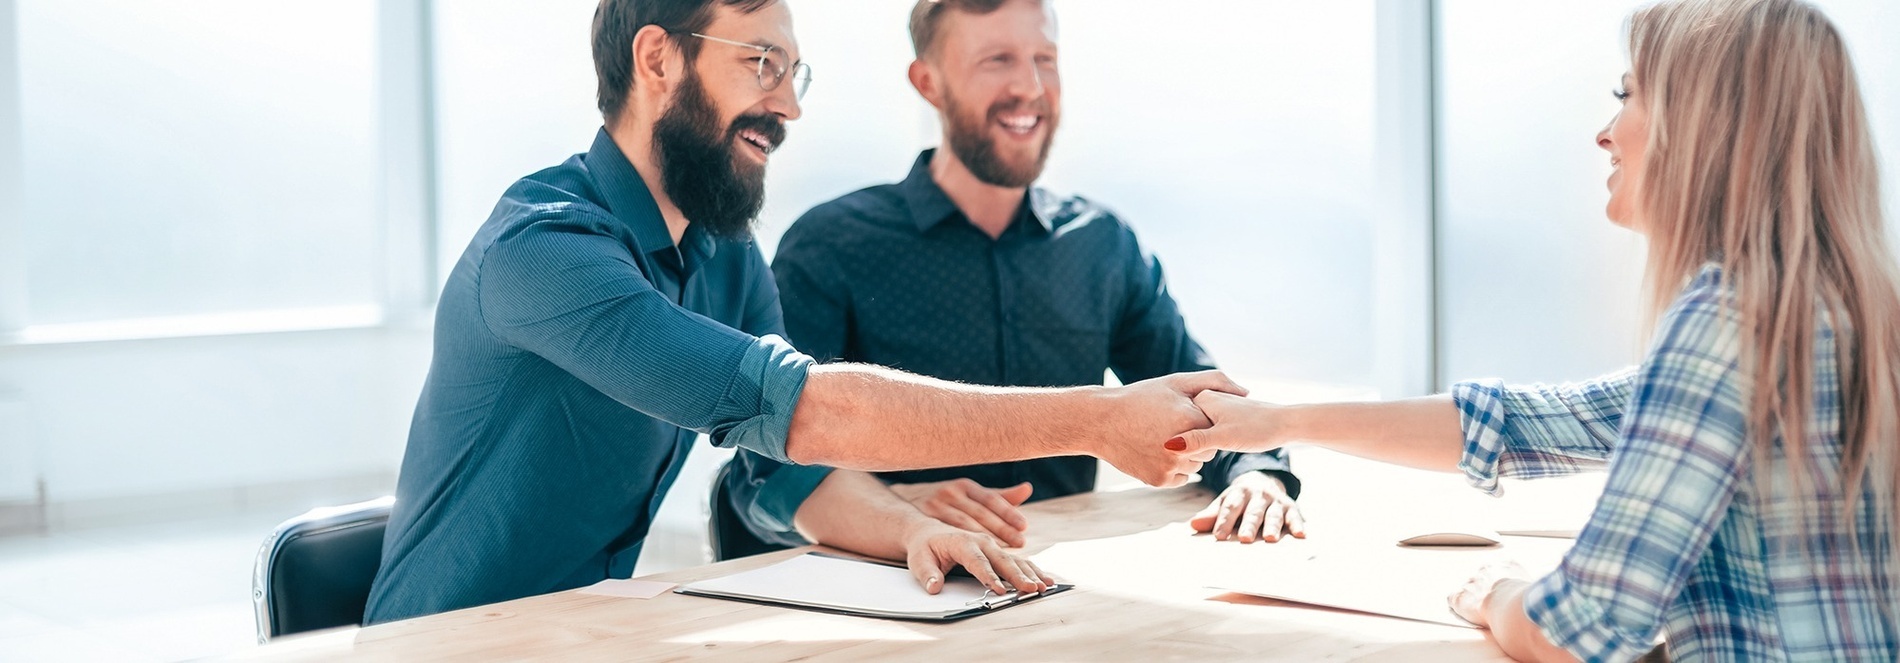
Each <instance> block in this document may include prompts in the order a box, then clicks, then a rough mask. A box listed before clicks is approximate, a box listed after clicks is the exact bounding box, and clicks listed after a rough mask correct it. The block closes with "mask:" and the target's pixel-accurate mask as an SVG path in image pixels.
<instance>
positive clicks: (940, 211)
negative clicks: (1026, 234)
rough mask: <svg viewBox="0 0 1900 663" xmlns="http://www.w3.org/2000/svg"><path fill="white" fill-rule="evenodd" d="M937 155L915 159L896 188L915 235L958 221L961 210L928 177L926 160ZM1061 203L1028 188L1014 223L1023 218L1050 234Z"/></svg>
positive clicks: (926, 154) (931, 151) (930, 151)
mask: <svg viewBox="0 0 1900 663" xmlns="http://www.w3.org/2000/svg"><path fill="white" fill-rule="evenodd" d="M936 154H937V150H936V149H934V148H933V149H928V150H924V152H923V154H920V155H917V162H916V163H914V164H912V165H911V167H910V175H908V176H906V177H905V178H904V181H903V182H902V183H900V184H898V185H897V186H898V189H899V190H900V191H901V193H902V195H903V197H904V202H905V204H907V205H909V206H910V219H911V221H912V222H914V223H916V224H917V232H925V231H928V230H930V229H931V228H934V227H936V226H937V224H940V223H943V222H944V221H947V220H949V219H950V218H952V217H961V216H962V215H963V212H962V210H959V209H957V204H956V203H955V202H954V201H952V200H950V194H947V193H944V192H943V187H941V186H938V185H937V180H936V179H934V178H932V177H931V176H930V160H931V159H932V158H933V157H935V156H936ZM1060 208H1061V201H1060V200H1058V199H1057V198H1056V197H1055V196H1052V195H1049V193H1048V192H1047V191H1043V190H1042V189H1039V188H1036V187H1030V188H1029V195H1027V196H1024V197H1023V209H1020V210H1018V211H1017V213H1016V222H1017V223H1021V222H1022V221H1023V216H1024V215H1027V216H1028V217H1029V218H1030V219H1031V220H1034V221H1035V222H1036V226H1037V227H1040V228H1042V231H1043V232H1045V233H1047V232H1054V231H1055V223H1054V218H1055V214H1056V211H1057V210H1058V209H1060Z"/></svg>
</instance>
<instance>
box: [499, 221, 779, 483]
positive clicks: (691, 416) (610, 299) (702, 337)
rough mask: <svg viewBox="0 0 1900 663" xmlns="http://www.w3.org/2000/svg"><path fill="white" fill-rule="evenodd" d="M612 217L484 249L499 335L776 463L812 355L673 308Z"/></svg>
mask: <svg viewBox="0 0 1900 663" xmlns="http://www.w3.org/2000/svg"><path fill="white" fill-rule="evenodd" d="M611 223H612V222H611V221H608V220H598V219H590V218H586V217H578V218H577V217H574V216H572V215H569V216H564V217H559V218H549V219H544V220H540V221H537V222H535V223H532V224H529V225H528V226H526V227H524V228H523V229H521V230H520V231H518V232H516V233H514V234H513V235H511V236H508V237H504V238H501V239H499V240H498V241H496V242H495V243H494V245H493V246H491V247H490V248H489V249H488V250H487V252H486V253H485V254H484V255H483V256H482V269H481V282H480V283H479V284H478V285H477V287H478V288H479V292H480V296H479V305H480V307H481V315H482V319H483V321H484V322H485V324H486V325H487V326H488V328H489V330H490V331H491V332H492V333H493V334H495V336H496V337H498V338H500V339H502V340H504V341H506V342H508V343H509V344H512V345H514V346H516V347H519V348H522V349H524V350H526V351H529V352H533V353H535V354H536V355H539V356H541V357H542V358H544V359H546V360H547V361H549V362H551V363H553V364H554V365H556V366H558V367H560V368H561V369H562V370H564V371H567V372H569V373H571V374H573V375H574V376H575V377H577V378H579V379H580V380H582V381H584V382H586V383H587V384H588V385H589V386H591V387H593V388H594V389H597V390H599V391H600V392H601V393H603V394H606V395H608V396H609V397H611V398H613V399H614V400H616V401H619V402H620V403H621V404H623V405H626V406H627V407H630V408H633V409H635V410H638V411H640V412H641V413H643V414H646V415H648V416H651V417H654V418H657V419H660V420H662V421H666V422H669V423H672V424H674V425H676V426H680V427H682V428H688V429H692V430H696V431H699V432H701V433H706V434H709V435H711V436H712V438H713V442H714V443H715V444H720V445H722V446H738V447H741V448H745V449H751V450H753V451H755V452H757V453H759V454H761V455H764V456H766V457H769V458H773V459H775V460H779V461H781V462H790V458H788V457H787V456H786V454H785V437H786V435H787V434H788V433H789V432H790V430H791V421H792V411H793V409H794V408H795V407H796V406H797V404H798V397H799V394H800V393H801V392H802V391H803V389H804V385H805V378H806V374H807V371H808V369H809V367H810V365H811V359H810V358H809V357H806V356H804V355H802V354H799V353H798V352H797V351H795V350H793V349H792V347H791V346H790V345H789V344H787V343H785V342H784V341H783V340H782V339H780V338H778V337H774V336H766V337H764V338H760V337H755V336H752V335H749V334H746V333H744V332H741V331H739V330H736V329H733V328H731V327H727V326H725V325H723V324H720V323H718V322H715V321H713V320H711V319H708V318H706V317H704V316H701V315H699V314H696V313H693V312H691V311H687V310H685V309H682V308H680V307H679V306H676V305H674V304H673V302H671V301H669V300H668V299H667V298H666V296H665V295H664V294H662V293H660V292H659V291H658V290H656V289H655V288H654V287H653V284H652V283H651V282H650V281H648V280H647V278H646V276H645V275H644V274H642V273H641V271H640V269H639V267H638V266H637V265H636V263H635V262H634V259H633V254H632V253H631V252H630V251H629V249H628V248H627V246H626V244H624V243H623V242H622V241H621V240H619V239H618V238H616V237H615V236H614V235H613V232H612V228H611V226H610V224H611Z"/></svg>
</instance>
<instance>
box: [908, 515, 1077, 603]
mask: <svg viewBox="0 0 1900 663" xmlns="http://www.w3.org/2000/svg"><path fill="white" fill-rule="evenodd" d="M904 550H905V551H906V553H907V555H908V558H907V561H908V562H909V564H910V574H911V576H912V577H915V578H916V579H917V584H918V585H922V586H923V588H924V591H926V592H929V593H931V594H936V593H938V592H941V591H943V582H944V580H943V579H944V574H945V573H946V572H948V571H949V570H950V569H953V568H956V567H957V566H962V567H963V568H964V569H965V570H967V571H969V572H970V575H973V576H976V579H977V581H978V582H981V583H983V586H985V587H988V588H990V591H992V592H996V593H997V594H1008V593H1009V592H1010V590H1012V589H1014V590H1017V591H1021V592H1024V593H1028V592H1039V591H1042V590H1044V589H1047V588H1048V587H1049V585H1053V584H1055V579H1054V578H1052V577H1050V576H1049V575H1048V574H1045V573H1043V572H1042V569H1040V568H1037V567H1036V564H1035V563H1034V562H1031V561H1029V560H1028V559H1024V558H1021V557H1017V556H1015V555H1011V554H1009V553H1007V552H1004V551H1003V549H1002V548H998V547H997V546H996V541H995V540H994V539H991V538H990V537H989V535H987V534H980V533H977V532H966V531H963V530H960V529H956V528H954V527H951V526H949V525H945V524H943V523H941V522H938V521H936V520H932V519H928V518H919V519H917V524H916V525H915V526H913V528H912V529H911V531H910V532H908V533H907V534H905V536H904Z"/></svg>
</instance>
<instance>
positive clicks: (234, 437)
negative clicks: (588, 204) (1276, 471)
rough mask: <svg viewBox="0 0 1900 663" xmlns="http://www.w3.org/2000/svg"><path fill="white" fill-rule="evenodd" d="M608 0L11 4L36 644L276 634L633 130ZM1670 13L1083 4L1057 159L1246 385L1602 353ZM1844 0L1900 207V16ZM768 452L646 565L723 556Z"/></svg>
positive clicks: (1215, 0)
mask: <svg viewBox="0 0 1900 663" xmlns="http://www.w3.org/2000/svg"><path fill="white" fill-rule="evenodd" d="M594 4H595V3H594V2H593V0H537V1H536V2H521V1H519V0H513V1H509V0H440V1H432V0H269V1H259V0H170V1H167V2H151V1H150V0H0V659H11V658H16V657H17V658H27V659H33V658H40V657H54V658H58V657H73V658H100V657H107V658H114V659H159V660H165V659H176V658H184V657H191V656H201V655H209V654H217V653H221V652H226V651H230V650H232V649H236V648H240V647H244V646H246V645H247V644H248V643H249V642H251V641H252V635H251V633H252V631H251V629H252V625H251V622H250V619H251V615H250V602H249V587H250V586H249V580H250V575H249V574H250V563H251V558H252V556H253V555H255V553H256V547H257V545H258V543H259V542H261V541H262V539H263V537H264V535H265V534H267V533H268V532H269V530H270V528H271V526H272V525H274V524H275V523H277V522H278V521H281V520H283V519H285V518H288V517H290V516H293V515H296V514H297V513H299V512H301V511H303V510H304V509H306V508H310V507H313V506H318V505H326V504H340V503H344V502H350V501H356V500H362V499H368V498H371V497H376V496H379V495H384V494H388V493H390V492H391V491H392V489H393V486H394V480H395V470H396V467H397V464H398V462H399V460H400V458H401V454H402V449H403V444H404V441H405V438H406V436H407V431H408V422H409V417H410V414H411V410H412V408H413V406H414V404H415V399H416V396H417V394H418V393H419V390H420V387H421V384H422V380H423V377H424V372H425V370H426V367H427V365H428V360H429V353H430V331H429V324H430V320H431V318H432V315H433V310H432V302H433V299H434V297H435V294H436V291H437V289H438V288H439V286H440V284H441V282H442V281H443V279H444V278H445V277H446V275H447V271H448V269H449V268H450V266H452V265H453V264H454V260H455V258H456V257H457V256H458V255H459V254H460V253H461V251H462V249H463V247H464V245H465V244H466V243H467V241H468V239H469V237H470V236H471V235H472V234H473V233H474V231H475V229H476V228H477V227H478V226H479V225H480V224H481V223H482V221H483V220H484V219H486V217H487V216H488V212H489V209H490V207H491V206H492V205H493V204H494V202H495V200H496V198H497V197H498V196H499V194H500V193H501V192H502V190H503V189H505V188H506V187H507V186H508V185H509V184H510V183H511V182H512V181H513V180H515V179H516V178H519V177H521V176H523V175H525V174H528V173H530V172H533V171H535V170H538V169H541V168H544V167H547V166H550V165H554V164H556V163H558V162H560V161H561V160H563V159H565V158H566V157H568V156H569V155H571V154H573V153H575V152H579V151H583V150H585V149H586V148H587V146H588V145H589V143H590V141H591V140H592V138H593V133H594V131H595V129H596V127H598V125H599V124H600V120H599V117H598V115H597V113H596V112H595V110H594V75H593V69H592V61H591V58H590V55H589V47H588V31H589V22H590V18H591V15H592V12H593V7H594ZM910 4H911V3H910V2H908V1H907V0H795V1H794V2H793V10H794V16H795V20H796V29H797V33H798V36H799V39H800V45H801V47H802V49H803V51H804V57H805V59H806V61H807V62H810V63H811V64H812V66H813V69H814V78H815V82H814V84H813V87H812V91H811V93H810V95H809V96H808V97H807V98H806V102H805V105H804V107H805V117H804V119H802V120H799V121H798V122H796V123H794V124H793V125H792V126H791V132H790V140H789V141H788V142H787V143H786V145H785V147H784V149H783V150H781V151H780V152H778V153H777V154H776V155H775V156H774V159H773V164H772V166H771V169H770V171H769V176H768V198H767V206H766V208H765V212H764V215H763V218H762V223H761V226H760V238H761V240H762V241H763V244H764V246H765V248H766V251H767V253H768V256H769V254H770V252H771V250H772V248H773V247H774V246H775V245H776V243H777V237H778V235H779V234H780V233H781V232H783V230H784V228H785V227H786V225H787V224H789V223H790V222H791V221H792V220H793V219H795V218H796V217H797V216H798V215H799V214H801V213H802V212H803V211H804V210H806V209H807V208H809V207H811V206H813V205H815V204H817V203H820V202H823V201H826V200H829V199H831V198H834V197H837V196H840V195H843V194H845V193H848V192H851V191H853V190H856V189H858V188H861V187H864V186H868V185H873V184H878V183H884V182H890V181H894V180H897V179H901V178H902V177H903V176H904V174H905V172H906V170H907V168H908V167H909V165H910V163H911V161H912V160H913V159H914V158H915V156H916V153H917V151H919V150H921V149H924V148H926V147H930V146H933V145H934V144H935V143H936V140H937V136H938V129H937V125H936V119H935V115H934V112H933V111H932V110H931V109H930V108H929V107H928V106H927V105H926V104H925V103H924V102H922V101H921V100H920V99H919V98H918V97H917V95H916V94H915V93H914V92H913V91H912V90H911V89H910V87H909V85H908V83H907V81H906V80H905V76H904V71H905V67H906V66H907V65H908V63H909V61H910V58H911V54H910V45H909V40H908V35H907V33H906V31H905V22H906V18H907V16H908V11H909V7H910ZM1637 4H1638V3H1635V2H1630V1H1627V0H1571V1H1568V2H1561V3H1557V2H1536V3H1525V2H1517V1H1514V0H1437V1H1432V0H1335V1H1333V2H1324V3H1319V2H1294V1H1291V0H1209V1H1206V2H1196V3H1157V2H1152V1H1149V0H1068V1H1066V2H1065V1H1061V0H1057V7H1058V14H1059V16H1060V20H1061V43H1062V50H1063V53H1062V70H1063V71H1062V73H1063V84H1064V91H1065V97H1066V98H1065V104H1064V115H1065V122H1064V125H1063V127H1062V129H1061V132H1060V135H1059V136H1058V137H1057V139H1056V143H1055V151H1054V156H1053V158H1052V159H1051V161H1050V165H1049V168H1048V170H1047V174H1046V177H1045V180H1044V182H1043V183H1042V184H1043V185H1044V186H1047V187H1050V188H1052V189H1055V190H1058V191H1063V192H1073V193H1078V194H1081V195H1084V196H1087V197H1089V198H1091V199H1094V200H1096V201H1098V202H1101V203H1103V204H1105V205H1107V206H1109V207H1111V208H1113V209H1115V210H1116V211H1118V212H1119V213H1120V214H1121V215H1122V216H1123V217H1124V218H1126V219H1128V220H1129V222H1130V223H1131V224H1132V225H1134V226H1135V227H1136V229H1137V231H1138V232H1139V233H1140V234H1141V236H1142V237H1143V239H1144V240H1145V241H1146V242H1147V243H1148V244H1149V245H1150V246H1151V247H1152V248H1153V249H1154V250H1155V251H1156V252H1157V253H1158V254H1159V255H1160V257H1161V259H1162V261H1163V263H1164V265H1165V266H1166V267H1167V268H1168V273H1169V276H1170V279H1171V281H1172V287H1173V289H1174V293H1175V295H1176V297H1177V298H1178V299H1179V300H1180V302H1181V305H1182V307H1183V308H1184V310H1185V312H1186V315H1187V319H1188V321H1189V325H1190V328H1191V329H1192V330H1193V331H1194V332H1195V334H1196V335H1197V336H1198V337H1199V338H1200V339H1201V340H1202V342H1203V344H1204V345H1206V346H1207V347H1208V348H1209V349H1210V350H1212V351H1213V353H1214V354H1215V356H1216V357H1217V358H1218V359H1219V360H1220V363H1221V364H1222V365H1223V367H1224V368H1226V369H1227V370H1229V371H1230V372H1232V373H1233V374H1235V375H1236V376H1238V377H1239V378H1241V379H1242V380H1243V382H1247V383H1249V384H1255V385H1267V386H1277V388H1283V389H1299V388H1310V389H1314V390H1334V391H1336V392H1337V393H1354V394H1374V393H1376V394H1378V395H1380V396H1386V397H1396V396H1409V395H1419V394H1425V393H1430V392H1432V391H1435V390H1438V389H1442V388H1443V387H1445V386H1446V385H1447V384H1449V383H1450V382H1453V381H1456V380H1459V379H1465V378H1472V377H1483V376H1502V377H1506V378H1509V379H1512V380H1515V381H1526V382H1528V381H1564V380H1575V379H1584V378H1589V377H1592V376H1594V375H1597V374H1600V373H1605V372H1608V371H1611V370H1614V369H1616V368H1618V367H1620V366H1622V365H1624V364H1627V363H1629V362H1630V361H1631V360H1632V359H1633V358H1634V357H1635V356H1636V355H1637V352H1638V351H1639V350H1640V343H1641V340H1642V334H1641V330H1639V329H1637V324H1638V320H1639V318H1640V316H1639V311H1638V302H1637V297H1636V293H1637V290H1636V284H1637V280H1638V278H1639V277H1640V270H1641V251H1642V246H1641V244H1640V242H1639V241H1638V240H1637V239H1636V238H1635V237H1634V236H1633V235H1631V234H1629V233H1627V232H1624V231H1622V230H1619V229H1617V228H1615V227H1613V226H1611V225H1609V224H1608V223H1607V222H1606V221H1605V220H1604V218H1603V215H1602V208H1603V204H1604V202H1605V201H1606V199H1607V196H1606V193H1605V190H1604V184H1603V183H1604V179H1605V178H1606V177H1607V176H1608V175H1609V172H1610V168H1609V162H1608V158H1607V157H1606V156H1605V155H1604V153H1602V152H1601V151H1600V150H1598V149H1597V148H1596V147H1595V146H1594V136H1595V134H1596V132H1597V131H1598V130H1599V129H1600V128H1601V127H1603V126H1604V125H1605V124H1606V123H1607V122H1608V121H1609V119H1610V117H1611V116H1612V115H1613V114H1614V113H1615V111H1616V108H1617V105H1616V102H1615V101H1614V100H1613V99H1612V97H1611V95H1610V91H1611V89H1612V88H1614V87H1616V86H1617V84H1618V77H1619V76H1620V75H1621V74H1622V72H1623V71H1624V69H1625V64H1626V63H1625V54H1624V45H1623V42H1622V33H1621V28H1622V22H1623V19H1624V17H1625V16H1627V14H1628V12H1629V11H1630V10H1631V9H1632V8H1633V7H1635V6H1636V5H1637ZM1816 4H1818V5H1820V6H1821V7H1823V8H1824V9H1826V10H1827V11H1828V12H1829V13H1830V14H1831V15H1832V16H1833V18H1834V20H1835V21H1836V23H1837V24H1838V25H1839V26H1840V27H1841V28H1842V29H1843V30H1844V31H1845V32H1846V34H1847V38H1848V40H1849V42H1850V44H1851V46H1852V47H1853V49H1854V53H1855V57H1856V64H1857V65H1858V67H1859V72H1860V79H1861V83H1862V85H1863V89H1864V90H1865V92H1866V94H1867V103H1868V105H1869V110H1870V112H1871V114H1872V117H1873V119H1874V129H1875V132H1876V137H1877V139H1878V140H1879V141H1881V146H1882V154H1883V156H1884V157H1885V161H1884V162H1885V164H1887V166H1888V168H1887V169H1886V175H1885V177H1886V190H1887V191H1888V192H1890V193H1891V192H1894V191H1900V165H1896V164H1900V142H1897V141H1900V43H1896V42H1894V41H1893V40H1891V39H1883V36H1885V35H1891V34H1895V33H1896V32H1900V5H1896V3H1892V2H1889V1H1887V0H1821V1H1819V2H1817V3H1816ZM1889 198H1890V199H1891V195H1890V196H1889ZM1890 207H1891V206H1890ZM1289 385H1291V386H1289ZM725 457H726V452H724V451H721V450H714V449H711V448H710V447H709V446H708V447H702V449H701V452H700V453H698V454H696V457H695V459H694V460H693V461H692V464H691V465H690V466H689V468H688V469H687V471H686V472H684V473H683V474H682V476H681V479H680V481H679V483H678V485H677V486H676V487H675V488H674V490H673V493H672V494H671V496H670V497H669V501H668V506H667V508H666V509H665V511H664V514H663V516H662V520H661V522H660V523H658V524H656V526H655V529H654V534H653V538H652V539H650V540H649V543H648V544H647V547H646V557H645V558H643V560H642V563H641V566H640V568H639V572H640V573H650V572H655V571H660V570H664V569H668V568H677V567H681V566H689V565H694V564H699V563H703V562H704V561H706V560H707V559H708V558H707V557H705V555H706V552H705V549H704V535H703V530H704V516H703V509H704V502H705V495H706V487H707V479H708V478H709V477H710V476H711V474H712V472H713V471H714V470H715V469H716V468H717V467H718V465H719V463H721V462H723V459H724V458H725Z"/></svg>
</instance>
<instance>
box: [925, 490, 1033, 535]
mask: <svg viewBox="0 0 1900 663" xmlns="http://www.w3.org/2000/svg"><path fill="white" fill-rule="evenodd" d="M944 500H945V502H947V503H948V504H949V505H950V506H951V507H952V508H955V509H957V510H958V511H962V512H963V513H964V515H967V516H969V517H971V518H973V519H975V520H976V522H977V524H979V525H982V526H983V529H982V530H979V531H982V532H985V533H987V534H989V535H991V536H994V537H996V538H997V539H1000V540H1002V541H1003V542H1004V543H1008V544H1009V545H1011V546H1015V545H1018V544H1019V543H1020V542H1021V541H1022V538H1023V533H1022V530H1019V529H1017V528H1015V527H1011V526H1010V525H1009V523H1006V522H1003V518H1002V516H999V515H996V512H994V511H991V510H990V508H989V507H987V506H984V505H982V504H978V503H977V502H976V500H972V499H970V498H969V496H968V495H965V494H962V493H951V494H949V495H948V496H946V497H945V498H944Z"/></svg>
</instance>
